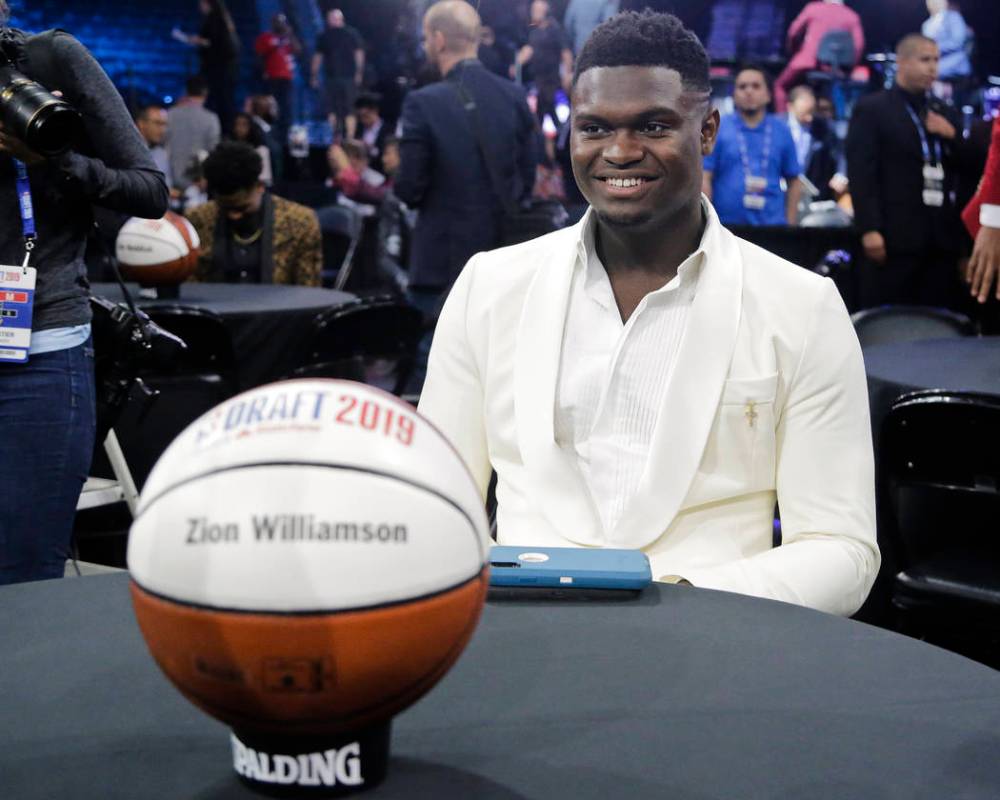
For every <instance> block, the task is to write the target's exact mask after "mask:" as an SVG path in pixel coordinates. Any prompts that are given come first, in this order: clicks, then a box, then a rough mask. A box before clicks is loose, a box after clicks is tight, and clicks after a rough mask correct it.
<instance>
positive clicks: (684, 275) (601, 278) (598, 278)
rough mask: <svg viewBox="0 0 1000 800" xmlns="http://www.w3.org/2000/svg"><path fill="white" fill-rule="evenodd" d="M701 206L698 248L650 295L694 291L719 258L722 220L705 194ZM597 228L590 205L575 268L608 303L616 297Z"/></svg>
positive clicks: (591, 293) (595, 294)
mask: <svg viewBox="0 0 1000 800" xmlns="http://www.w3.org/2000/svg"><path fill="white" fill-rule="evenodd" d="M701 208H702V213H703V214H704V216H705V229H704V231H702V234H701V241H700V242H698V247H696V248H695V249H694V251H693V252H692V253H691V254H690V255H688V257H687V258H685V259H684V261H682V262H681V265H680V266H679V267H678V268H677V275H676V276H675V277H673V278H671V279H670V280H669V281H668V282H667V283H666V284H665V285H664V286H662V287H661V288H659V289H657V290H656V291H655V292H652V293H651V294H654V295H657V294H661V293H666V292H668V291H671V290H673V289H676V288H678V287H679V286H687V287H690V288H691V290H692V291H693V289H694V287H695V286H696V285H697V283H698V278H699V276H700V275H701V271H702V269H704V268H705V266H706V265H708V264H711V262H712V261H714V260H715V259H717V258H718V257H719V253H718V239H719V237H718V236H716V235H715V234H716V230H717V229H718V228H719V227H720V226H721V223H720V222H719V218H718V216H716V214H715V213H714V211H713V210H712V206H711V204H709V202H708V200H707V199H706V198H705V196H704V195H702V198H701ZM596 228H597V214H596V213H595V212H594V210H593V208H588V209H587V213H586V214H585V215H584V218H583V220H582V222H581V223H580V236H579V238H578V239H577V242H576V253H577V259H576V265H575V267H574V269H576V270H582V271H583V274H584V291H586V293H587V294H588V295H589V296H591V297H593V298H594V299H595V300H597V301H598V302H600V303H601V305H607V299H608V297H610V299H611V302H614V297H613V295H611V294H610V291H611V282H610V280H609V279H608V274H607V272H606V271H605V269H604V265H603V264H602V263H601V259H600V258H599V257H598V255H597V244H596V240H595V238H594V232H595V230H596ZM605 287H606V288H605ZM602 300H603V302H602Z"/></svg>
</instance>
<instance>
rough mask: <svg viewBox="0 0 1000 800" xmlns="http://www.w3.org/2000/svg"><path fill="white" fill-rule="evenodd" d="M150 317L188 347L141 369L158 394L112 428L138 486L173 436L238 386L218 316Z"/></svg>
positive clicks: (189, 310)
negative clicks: (170, 359) (168, 361)
mask: <svg viewBox="0 0 1000 800" xmlns="http://www.w3.org/2000/svg"><path fill="white" fill-rule="evenodd" d="M146 313H147V314H148V315H149V317H150V319H152V321H153V322H155V323H156V324H157V325H160V326H161V327H162V328H165V329H166V330H168V331H169V332H170V333H173V334H174V335H176V336H178V337H179V338H180V339H182V340H183V341H184V343H185V344H186V345H187V348H186V349H185V350H184V351H183V353H181V354H180V356H179V357H177V358H176V359H174V361H173V362H172V363H170V364H157V365H155V366H149V367H146V368H144V369H143V370H141V372H140V377H141V378H142V379H143V382H144V383H145V384H146V386H148V387H149V388H150V389H152V390H153V391H155V392H156V393H157V397H156V399H155V401H154V402H152V403H150V404H149V405H148V406H147V405H146V404H145V403H143V402H135V403H131V404H130V405H129V406H127V407H126V408H125V410H124V412H123V413H122V416H121V419H120V420H119V422H118V424H117V425H116V431H117V432H118V438H119V440H120V441H121V446H122V450H123V451H124V453H125V456H126V458H127V459H128V463H129V465H130V466H131V468H132V474H133V477H134V478H135V481H136V483H137V484H138V485H139V486H140V487H141V486H142V484H143V483H144V482H145V480H146V478H147V477H148V475H149V472H150V470H152V468H153V465H154V464H155V463H156V461H157V459H158V458H159V457H160V455H161V454H162V453H163V451H164V450H166V448H167V447H168V445H169V444H170V443H171V442H172V441H173V440H174V438H175V437H176V436H177V435H178V434H180V433H181V431H183V430H184V429H185V428H186V427H187V426H188V425H189V424H190V423H192V422H193V421H194V420H195V419H197V418H198V417H200V416H201V415H202V414H204V413H205V412H206V411H209V410H211V409H212V408H214V407H215V406H217V405H218V404H219V403H221V402H223V401H224V400H226V399H228V398H229V397H232V396H233V395H234V394H235V393H236V391H237V387H238V385H239V384H238V380H237V371H236V357H235V355H234V352H233V341H232V336H231V335H230V333H229V329H228V328H227V327H226V324H225V322H224V321H223V319H222V317H221V316H219V315H218V314H216V313H214V312H211V311H206V310H205V309H201V308H194V307H190V306H183V305H171V306H155V307H152V308H148V309H146Z"/></svg>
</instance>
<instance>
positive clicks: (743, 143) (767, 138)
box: [736, 118, 771, 180]
mask: <svg viewBox="0 0 1000 800" xmlns="http://www.w3.org/2000/svg"><path fill="white" fill-rule="evenodd" d="M737 124H738V125H740V126H741V127H738V128H737V129H736V133H737V135H738V136H739V139H740V161H742V162H743V177H744V178H749V177H752V176H753V173H752V172H751V171H750V151H749V150H748V148H747V139H746V136H745V135H744V133H743V128H742V123H737ZM770 155H771V120H770V118H766V119H765V120H764V151H763V152H762V153H761V156H760V171H761V175H760V177H762V178H764V179H765V180H766V179H767V162H768V159H769V157H770Z"/></svg>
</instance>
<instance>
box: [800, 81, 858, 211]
mask: <svg viewBox="0 0 1000 800" xmlns="http://www.w3.org/2000/svg"><path fill="white" fill-rule="evenodd" d="M788 100H789V102H788V116H787V118H786V119H787V122H788V129H789V130H790V131H791V133H792V141H794V142H795V154H796V156H797V157H798V159H799V167H800V168H801V169H802V174H803V175H805V176H806V178H807V179H808V180H809V182H810V183H812V184H813V186H815V187H816V189H818V190H819V194H818V195H816V196H815V197H814V198H812V199H814V200H829V199H831V198H835V197H836V195H838V194H842V193H843V191H844V190H845V189H846V186H845V185H844V184H843V182H842V181H844V180H846V178H845V177H844V173H846V171H847V167H846V166H841V165H840V157H841V154H840V152H839V150H840V148H839V146H838V142H837V137H836V136H835V135H834V133H833V129H832V128H831V126H830V123H829V121H828V120H826V119H824V118H823V117H821V116H819V115H817V114H816V95H815V94H814V93H813V90H812V89H810V88H809V87H808V86H796V87H795V88H794V89H792V91H791V93H790V94H789V95H788ZM838 173H839V174H840V178H841V180H838V181H834V176H835V175H838Z"/></svg>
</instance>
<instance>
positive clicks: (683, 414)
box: [608, 207, 743, 547]
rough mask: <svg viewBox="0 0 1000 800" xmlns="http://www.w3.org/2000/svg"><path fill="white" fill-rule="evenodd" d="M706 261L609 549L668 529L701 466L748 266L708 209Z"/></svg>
mask: <svg viewBox="0 0 1000 800" xmlns="http://www.w3.org/2000/svg"><path fill="white" fill-rule="evenodd" d="M709 214H710V215H711V217H712V218H713V219H712V228H711V230H710V233H709V239H708V240H706V248H705V250H706V259H705V262H704V264H703V265H702V270H701V274H700V276H699V278H698V285H697V288H696V293H695V298H694V302H693V304H692V306H691V310H690V311H689V314H688V319H687V327H686V330H685V332H684V339H683V341H682V343H681V348H680V351H679V353H678V355H677V361H676V363H675V365H674V369H673V372H672V374H671V376H670V378H669V380H668V382H667V388H666V392H665V395H664V399H663V404H662V406H661V408H660V414H659V418H658V419H657V422H656V427H655V429H654V431H653V438H652V441H651V442H650V447H649V455H648V456H647V460H646V467H645V471H644V472H643V476H642V479H641V480H640V482H639V489H638V491H637V492H636V495H635V497H633V498H632V501H631V502H630V503H629V505H628V507H627V508H626V511H625V514H624V516H623V517H622V518H621V520H620V521H619V522H618V524H617V525H616V526H615V528H614V530H613V531H611V533H610V535H609V537H608V544H609V545H612V546H615V547H644V546H646V545H648V544H650V543H652V542H653V541H655V540H656V539H658V538H659V537H660V536H661V535H662V534H663V532H664V531H665V530H666V529H667V528H668V527H669V525H670V523H671V522H672V521H673V518H674V517H675V516H676V514H677V511H678V510H679V509H680V507H681V503H682V502H683V500H684V497H685V495H686V494H687V492H688V489H689V487H690V486H691V482H692V480H693V478H694V475H695V472H696V471H697V469H698V464H699V463H700V462H701V457H702V453H703V452H704V450H705V444H706V442H707V441H708V435H709V432H710V431H711V429H712V424H713V422H714V420H715V415H716V412H717V411H718V407H719V402H720V401H721V398H722V389H723V386H724V384H725V381H726V376H727V375H728V373H729V366H730V363H731V362H732V357H733V352H734V350H735V346H736V335H737V333H738V330H739V323H740V313H741V306H742V294H743V260H742V257H741V254H740V250H739V246H738V244H737V240H736V237H734V236H733V235H732V234H731V233H729V231H727V230H725V229H724V228H723V227H722V226H721V224H720V223H719V221H718V218H717V217H716V216H715V211H714V209H711V207H709Z"/></svg>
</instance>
